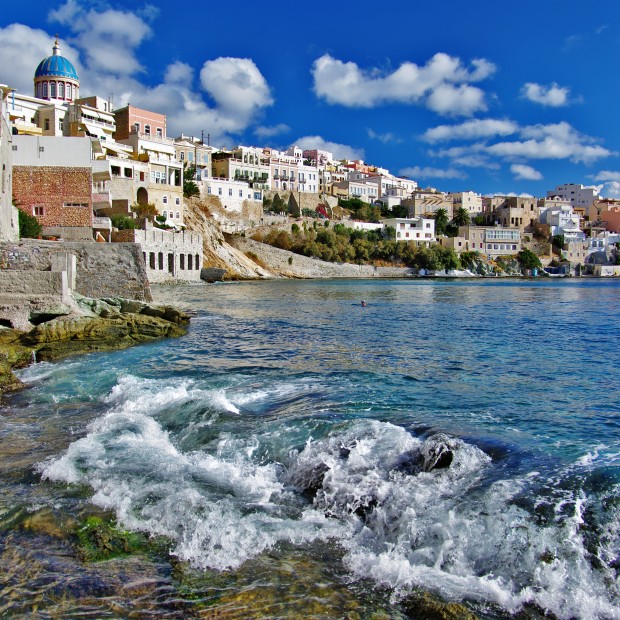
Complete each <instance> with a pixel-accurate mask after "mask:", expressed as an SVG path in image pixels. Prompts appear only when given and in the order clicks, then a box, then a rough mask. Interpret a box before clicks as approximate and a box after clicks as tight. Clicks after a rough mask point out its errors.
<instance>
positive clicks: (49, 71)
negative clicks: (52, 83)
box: [34, 39, 80, 81]
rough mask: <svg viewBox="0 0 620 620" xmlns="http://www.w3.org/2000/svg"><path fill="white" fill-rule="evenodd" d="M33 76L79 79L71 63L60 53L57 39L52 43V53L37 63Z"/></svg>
mask: <svg viewBox="0 0 620 620" xmlns="http://www.w3.org/2000/svg"><path fill="white" fill-rule="evenodd" d="M34 77H35V79H36V78H39V77H56V78H58V77H59V78H64V79H69V80H76V81H79V79H80V78H79V77H78V74H77V71H76V70H75V67H74V66H73V63H71V61H69V60H67V59H66V58H65V57H64V56H61V55H60V46H59V45H58V39H56V43H55V44H54V50H53V54H52V55H51V56H48V57H47V58H44V59H43V60H42V61H41V62H40V63H39V66H38V67H37V70H36V71H35V72H34Z"/></svg>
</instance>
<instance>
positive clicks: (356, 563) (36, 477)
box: [0, 279, 620, 619]
mask: <svg viewBox="0 0 620 620" xmlns="http://www.w3.org/2000/svg"><path fill="white" fill-rule="evenodd" d="M155 296H156V298H158V299H159V300H162V301H165V302H168V303H174V304H176V305H178V306H180V307H183V308H186V309H191V310H192V311H193V312H194V313H195V315H194V316H193V318H192V321H191V327H190V330H189V333H188V334H187V335H186V336H185V337H182V338H179V339H175V340H167V341H161V342H157V343H153V344H150V345H146V346H141V347H136V348H133V349H130V350H126V351H122V352H115V353H110V354H93V355H88V356H84V357H76V358H72V359H71V360H68V361H64V362H60V363H56V364H36V365H33V366H31V367H30V368H28V369H27V370H25V371H23V372H22V374H21V378H22V380H24V381H25V382H27V383H28V384H29V385H30V386H31V387H30V388H29V389H28V390H27V391H26V392H24V393H22V394H20V395H18V396H16V397H13V399H12V400H11V402H10V406H9V407H8V408H7V409H6V410H4V411H2V412H1V416H0V423H1V425H0V449H1V448H2V440H4V443H5V444H8V443H10V442H12V441H16V438H19V437H20V436H23V437H24V438H25V437H27V438H28V441H27V442H26V446H27V448H28V453H29V454H30V455H31V456H30V460H31V461H32V469H31V471H32V473H31V475H30V476H26V478H27V481H28V483H27V484H26V483H25V482H24V480H23V479H20V476H19V475H18V476H13V477H11V475H10V474H11V471H20V470H19V467H18V466H16V468H14V470H11V471H9V475H4V479H3V481H2V486H3V487H4V489H5V490H6V491H7V496H8V495H10V496H11V498H12V501H13V502H16V501H17V502H21V503H22V504H23V505H24V506H25V507H26V510H29V511H34V510H39V509H41V507H42V506H48V507H50V506H51V507H58V506H59V505H67V504H70V503H71V502H76V501H78V500H77V499H76V498H75V495H76V491H75V489H86V491H85V492H83V495H82V496H81V498H80V499H79V501H80V502H89V503H92V504H94V505H96V506H98V507H100V508H103V509H106V510H109V511H112V512H113V513H114V514H115V516H116V518H117V520H118V522H119V523H120V524H121V525H122V526H123V527H125V528H128V529H130V530H134V531H140V532H145V533H148V534H149V535H161V536H163V537H165V538H166V539H167V540H169V541H170V554H171V555H172V556H173V557H174V558H177V560H178V561H180V562H181V563H182V564H183V565H185V566H187V567H189V568H190V569H191V570H193V571H197V572H200V571H204V572H211V573H213V574H218V573H220V574H224V575H234V574H237V573H239V572H240V571H243V570H244V567H246V566H251V565H252V562H256V561H260V560H261V558H263V559H264V558H268V557H275V556H277V555H278V554H279V553H282V550H283V549H289V550H290V549H294V550H295V553H296V554H301V556H302V557H303V555H304V554H307V555H308V557H310V556H312V557H313V558H315V559H316V558H317V557H322V558H325V557H329V560H325V561H328V562H330V563H332V564H333V566H335V568H333V571H332V572H333V574H332V577H331V578H332V579H333V580H334V583H335V582H336V581H337V582H338V587H341V588H347V587H348V588H355V584H356V583H363V584H364V588H363V589H364V591H365V596H366V598H368V596H370V597H372V591H373V589H375V591H376V593H377V597H380V596H382V597H384V598H385V597H387V598H388V599H389V600H390V601H391V602H392V603H393V604H395V605H397V604H398V602H399V601H400V600H402V599H403V598H404V597H406V596H407V595H408V594H409V593H410V592H411V591H417V590H418V589H422V590H425V591H429V592H431V593H432V594H433V596H436V597H438V598H439V599H442V600H447V601H460V602H463V603H465V604H466V605H467V606H469V607H470V609H472V610H474V611H475V612H476V613H478V614H480V615H482V616H484V617H489V618H494V617H497V618H499V617H505V616H507V615H512V614H516V613H525V614H526V616H525V617H528V616H527V613H529V612H528V610H530V611H531V610H532V609H533V610H537V611H534V612H531V613H544V612H547V613H550V614H553V615H554V616H555V617H558V618H567V619H568V618H620V611H619V609H620V587H619V579H618V570H620V415H619V414H620V405H619V403H618V393H619V387H620V371H619V368H620V347H619V346H618V344H619V343H618V333H619V332H618V325H617V318H618V316H619V312H620V282H617V281H603V280H573V279H568V280H562V281H558V280H527V281H522V280H476V281H469V280H468V281H449V280H446V281H430V280H429V281H407V280H360V281H353V280H351V281H324V282H323V281H319V282H317V281H312V282H290V281H276V282H254V283H230V284H217V285H204V286H188V287H170V288H166V287H161V288H158V289H156V290H155ZM361 300H365V301H366V306H365V307H363V306H362V305H361ZM9 438H10V439H9ZM26 460H27V461H28V459H26ZM9 470H10V468H9ZM3 544H4V549H5V550H6V545H8V544H9V543H8V542H7V541H6V540H5V541H3ZM317 548H319V549H322V550H325V549H332V550H334V551H333V556H329V555H328V556H325V553H326V552H325V551H321V552H320V553H318V554H317V553H316V549H317ZM5 556H6V553H5ZM297 557H299V555H298V556H297ZM320 561H321V560H319V562H320ZM330 570H331V569H330ZM261 578H262V579H264V578H265V577H264V575H263V576H262V577H261ZM368 592H370V594H368ZM0 598H1V597H0ZM7 609H8V610H9V611H10V609H11V608H10V607H7ZM93 609H96V605H94V607H93ZM153 609H155V610H156V609H157V605H155V606H154V608H153ZM153 613H156V612H153ZM235 617H237V616H235ZM239 617H243V615H240V616H239ZM247 617H253V613H251V612H250V611H248V613H247ZM265 617H284V613H282V614H281V615H278V614H275V615H273V616H269V614H265ZM362 617H363V616H362ZM532 617H534V616H532Z"/></svg>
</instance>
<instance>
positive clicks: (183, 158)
mask: <svg viewBox="0 0 620 620" xmlns="http://www.w3.org/2000/svg"><path fill="white" fill-rule="evenodd" d="M181 161H185V151H181Z"/></svg>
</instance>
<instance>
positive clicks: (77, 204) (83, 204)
mask: <svg viewBox="0 0 620 620" xmlns="http://www.w3.org/2000/svg"><path fill="white" fill-rule="evenodd" d="M62 206H63V207H81V208H84V207H88V203H86V202H63V204H62Z"/></svg>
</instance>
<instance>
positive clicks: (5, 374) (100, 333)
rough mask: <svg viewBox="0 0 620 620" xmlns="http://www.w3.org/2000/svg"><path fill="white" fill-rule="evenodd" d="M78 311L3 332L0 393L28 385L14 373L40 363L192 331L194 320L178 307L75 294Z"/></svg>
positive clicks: (0, 334)
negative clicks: (190, 327)
mask: <svg viewBox="0 0 620 620" xmlns="http://www.w3.org/2000/svg"><path fill="white" fill-rule="evenodd" d="M74 301H75V304H76V307H77V311H76V312H74V313H72V314H68V315H64V316H58V317H56V318H53V319H52V320H50V321H46V322H44V323H41V324H39V325H36V326H34V327H33V328H32V329H30V330H28V331H19V330H15V329H10V328H2V329H0V394H2V393H6V392H10V391H13V390H18V389H20V388H22V387H23V384H22V383H21V382H20V381H19V379H18V378H17V377H16V376H15V375H14V374H13V372H12V371H13V370H14V369H18V368H24V367H25V366H28V365H29V364H31V363H32V362H34V361H51V360H56V359H60V358H63V357H67V356H69V355H75V354H78V353H88V352H93V351H111V350H115V349H125V348H128V347H131V346H134V345H136V344H141V343H145V342H151V341H153V340H159V339H161V338H175V337H178V336H182V335H184V334H185V333H186V332H187V325H188V324H189V320H190V315H189V314H187V313H185V312H182V311H180V310H177V309H176V308H173V307H172V306H162V305H156V304H151V303H146V302H143V301H135V300H129V299H123V298H118V297H116V298H106V299H91V298H88V297H82V296H78V295H74Z"/></svg>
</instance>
